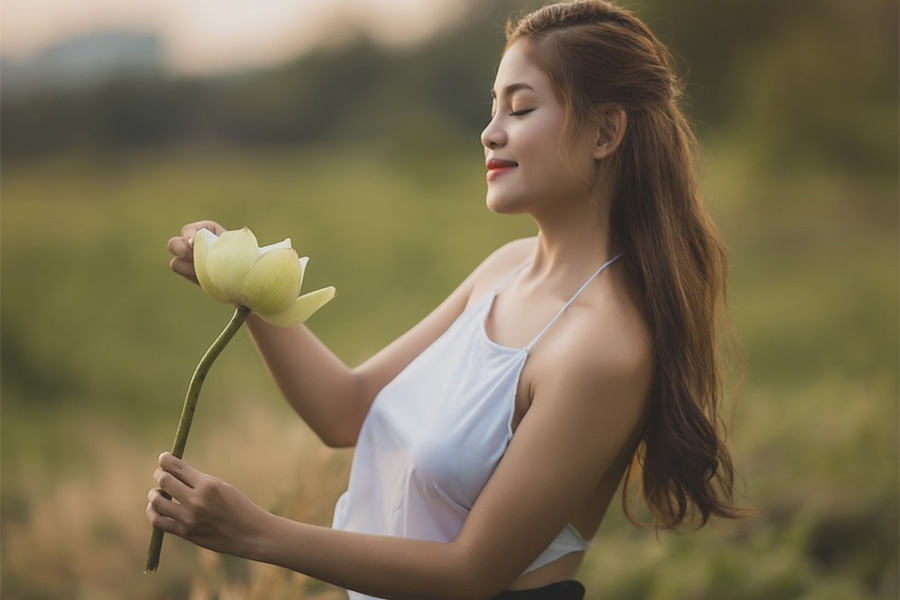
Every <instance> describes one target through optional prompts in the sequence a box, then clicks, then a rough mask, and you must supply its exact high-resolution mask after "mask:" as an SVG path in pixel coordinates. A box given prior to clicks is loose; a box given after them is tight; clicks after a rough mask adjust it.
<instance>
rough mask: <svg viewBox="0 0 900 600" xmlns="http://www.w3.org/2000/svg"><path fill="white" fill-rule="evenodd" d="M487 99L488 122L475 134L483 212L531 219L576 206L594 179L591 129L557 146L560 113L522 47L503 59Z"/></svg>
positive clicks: (559, 106) (543, 78)
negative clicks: (483, 182) (480, 149)
mask: <svg viewBox="0 0 900 600" xmlns="http://www.w3.org/2000/svg"><path fill="white" fill-rule="evenodd" d="M491 95H492V96H493V106H492V110H491V122H490V123H488V126H487V127H486V128H485V130H484V131H483V132H482V134H481V143H482V144H483V145H484V153H485V158H486V165H487V169H488V171H487V186H488V189H487V205H488V208H490V209H491V210H492V211H494V212H498V213H509V214H515V213H531V214H535V215H536V214H539V213H545V212H546V211H548V210H551V211H552V210H557V209H562V207H563V206H564V205H569V204H570V203H572V202H574V201H579V202H580V201H582V200H583V199H584V197H585V196H586V194H587V190H588V189H589V188H590V187H591V183H592V182H593V177H594V174H595V160H594V148H595V136H594V135H593V133H592V129H593V128H591V127H585V128H583V131H581V132H580V133H579V135H578V138H577V139H576V140H574V141H573V142H572V143H571V144H570V145H569V144H567V147H564V148H563V147H561V146H560V140H561V134H562V130H563V125H564V123H565V116H566V113H565V108H564V107H563V106H562V104H560V102H559V100H557V98H556V94H554V92H553V88H552V86H551V83H550V79H549V78H548V77H547V75H546V74H544V72H543V71H542V70H541V69H540V68H539V67H537V66H536V65H535V64H534V63H533V62H531V60H530V59H529V58H528V54H527V48H526V45H525V42H523V41H521V40H520V41H518V42H515V43H514V44H513V45H512V46H510V48H509V49H508V50H507V51H506V54H504V55H503V59H502V60H501V61H500V67H499V68H498V70H497V77H496V79H495V80H494V89H493V92H492V94H491ZM563 155H565V156H566V157H567V160H566V161H564V160H563Z"/></svg>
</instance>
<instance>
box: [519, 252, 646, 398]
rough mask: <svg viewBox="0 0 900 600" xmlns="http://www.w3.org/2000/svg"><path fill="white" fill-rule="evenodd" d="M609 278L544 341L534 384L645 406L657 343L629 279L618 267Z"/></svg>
mask: <svg viewBox="0 0 900 600" xmlns="http://www.w3.org/2000/svg"><path fill="white" fill-rule="evenodd" d="M610 275H611V276H610V277H609V278H606V279H605V280H603V278H600V280H599V281H598V282H597V283H596V284H595V285H593V286H592V287H591V288H590V289H589V290H586V291H585V293H584V294H583V295H582V297H579V299H578V301H576V302H575V303H573V304H572V306H571V307H570V308H569V310H568V311H567V312H566V313H565V314H564V315H563V317H562V318H561V319H560V320H559V321H558V322H557V323H556V325H554V328H555V329H556V328H558V329H557V331H555V332H554V333H553V335H549V334H548V335H547V337H546V339H545V340H542V341H541V344H544V346H543V347H542V348H539V350H540V355H539V356H534V358H536V359H538V360H535V363H538V365H536V366H538V367H539V368H538V369H535V385H536V387H537V385H539V384H541V383H542V382H544V381H547V382H548V383H549V382H554V383H553V386H554V387H556V385H557V384H559V385H565V386H566V387H567V388H569V389H570V390H571V391H573V392H577V391H583V392H584V394H583V395H584V396H585V397H588V398H606V399H608V400H609V401H611V402H626V403H628V404H635V403H636V404H637V405H639V406H640V407H641V408H643V406H644V404H645V402H646V399H647V397H648V394H649V390H650V384H651V381H652V376H653V366H654V352H653V341H652V338H651V335H650V331H649V328H648V326H647V322H646V320H645V319H644V316H643V314H642V313H641V311H640V310H639V308H638V306H637V305H636V303H635V302H634V300H633V297H632V296H631V294H630V293H629V292H628V290H627V286H626V284H625V282H624V278H623V277H620V276H619V274H617V273H615V272H614V271H613V269H610ZM537 351H538V348H536V349H535V354H536V355H537ZM605 392H614V393H612V394H607V393H605Z"/></svg>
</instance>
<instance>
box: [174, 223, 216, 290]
mask: <svg viewBox="0 0 900 600" xmlns="http://www.w3.org/2000/svg"><path fill="white" fill-rule="evenodd" d="M201 229H208V230H210V231H211V232H213V233H214V234H216V235H222V233H224V232H225V228H224V227H222V226H221V225H219V224H218V223H216V222H215V221H197V222H196V223H188V224H187V225H185V226H184V227H182V228H181V235H178V236H175V237H173V238H171V239H170V240H169V244H168V248H169V252H171V253H172V254H173V255H174V256H175V258H173V259H172V260H171V261H170V262H169V267H171V268H172V270H173V271H175V272H176V273H178V274H179V275H181V276H182V277H184V278H185V279H188V280H190V281H193V282H194V283H197V273H196V272H195V271H194V237H195V236H196V235H197V232H198V231H200V230H201Z"/></svg>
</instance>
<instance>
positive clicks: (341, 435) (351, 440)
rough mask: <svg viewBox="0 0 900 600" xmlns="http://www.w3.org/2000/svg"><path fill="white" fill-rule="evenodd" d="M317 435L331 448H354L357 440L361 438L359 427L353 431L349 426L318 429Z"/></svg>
mask: <svg viewBox="0 0 900 600" xmlns="http://www.w3.org/2000/svg"><path fill="white" fill-rule="evenodd" d="M316 435H318V436H319V439H320V440H322V443H323V444H325V445H326V446H328V447H329V448H334V449H341V448H352V447H353V446H356V441H357V439H359V428H356V429H355V431H351V430H350V428H348V427H344V428H338V427H333V428H331V429H330V430H328V431H316Z"/></svg>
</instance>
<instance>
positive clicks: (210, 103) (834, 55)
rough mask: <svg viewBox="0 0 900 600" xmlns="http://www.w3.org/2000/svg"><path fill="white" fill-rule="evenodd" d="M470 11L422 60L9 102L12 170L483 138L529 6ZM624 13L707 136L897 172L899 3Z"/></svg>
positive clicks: (736, 0)
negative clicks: (499, 67)
mask: <svg viewBox="0 0 900 600" xmlns="http://www.w3.org/2000/svg"><path fill="white" fill-rule="evenodd" d="M470 2H471V9H470V10H469V12H468V17H467V18H466V19H464V20H463V21H462V22H461V23H460V24H459V25H458V26H457V27H456V28H454V29H452V30H450V31H446V32H444V33H442V34H440V35H438V36H436V37H435V38H433V39H431V40H429V41H427V42H425V43H423V44H421V45H420V46H418V47H415V48H409V49H390V48H386V47H383V46H379V45H377V44H376V43H374V42H373V41H371V40H369V39H366V38H363V37H358V38H357V39H355V40H353V41H351V43H349V44H347V45H344V46H342V47H338V48H332V49H321V50H318V51H314V52H312V53H309V54H306V55H304V56H301V57H298V58H297V59H296V60H294V61H292V62H290V63H288V64H286V65H283V66H279V67H274V68H271V69H267V70H261V71H255V72H249V73H244V74H241V75H234V76H229V77H219V78H215V79H205V80H192V81H189V80H174V81H173V80H171V79H166V78H162V77H156V78H150V79H148V78H146V77H142V78H140V79H138V78H134V79H128V78H120V79H118V80H116V81H113V82H110V83H107V84H104V85H102V86H100V87H96V88H93V89H91V90H88V91H84V92H70V93H61V92H58V91H56V92H54V91H44V92H41V93H35V94H33V95H30V96H20V97H15V98H3V100H2V104H0V117H2V119H3V144H2V147H0V152H2V157H3V158H15V157H17V156H28V155H36V154H47V153H52V152H60V151H67V150H71V149H74V148H91V149H94V150H103V149H108V150H111V151H115V150H116V149H118V148H121V147H128V146H146V145H153V144H163V143H164V144H178V143H184V142H197V141H200V142H205V141H215V142H226V143H238V144H303V143H314V142H321V141H325V140H329V141H330V140H351V141H372V140H376V139H377V140H382V141H387V142H390V140H391V139H394V140H405V141H407V142H408V141H410V140H414V139H415V138H416V137H417V136H416V135H414V133H415V132H414V131H413V130H417V131H421V132H423V135H424V133H432V134H435V135H447V136H448V137H453V136H454V135H455V136H456V137H457V138H465V139H477V134H478V132H479V131H480V129H481V128H482V126H483V125H484V123H485V122H486V120H487V116H488V112H489V99H488V90H489V87H490V82H491V78H492V74H493V71H494V69H495V66H496V64H497V62H498V59H499V51H500V49H501V48H502V43H503V25H504V23H505V21H506V19H507V17H508V16H509V15H510V14H515V13H516V12H518V11H519V10H522V9H523V5H522V3H521V2H518V1H514V0H503V1H497V2H489V3H487V2H476V1H474V0H470ZM625 4H626V5H628V6H631V7H632V8H634V9H635V10H637V11H638V12H639V14H640V15H641V16H642V17H643V18H645V19H646V20H647V21H648V22H649V24H650V26H651V27H652V28H653V29H654V30H655V31H656V32H657V33H658V35H659V36H660V37H661V38H662V39H663V41H664V42H666V43H668V44H669V45H670V46H671V47H672V48H673V50H674V53H675V55H676V57H677V60H678V62H679V65H680V67H681V68H680V71H681V72H682V73H683V74H684V75H685V79H686V81H687V84H688V85H687V91H688V99H687V104H688V106H687V109H688V112H689V114H690V115H691V116H692V118H693V119H694V120H695V121H696V122H698V123H700V124H701V127H700V131H701V134H703V133H704V132H705V131H706V130H707V129H708V127H717V128H718V127H722V126H734V127H736V128H737V129H739V130H740V131H741V132H742V133H743V134H746V135H747V136H748V139H749V140H752V141H753V142H754V143H755V144H756V145H757V147H758V148H757V152H758V153H759V154H760V155H761V156H765V157H767V158H768V159H770V160H771V161H772V162H773V163H775V164H784V165H790V164H792V163H793V161H795V159H796V158H797V157H803V159H804V160H809V161H825V162H834V161H838V162H841V163H842V164H846V165H848V166H852V167H855V168H863V169H869V170H876V171H879V172H885V171H890V170H892V169H893V168H894V167H895V166H896V163H897V144H896V141H897V127H898V118H897V110H896V107H897V103H898V83H897V82H898V28H897V24H898V14H897V13H898V6H897V3H896V2H894V1H893V0H871V1H870V2H866V3H848V2H845V1H843V0H797V1H795V2H781V1H779V0H753V1H751V0H732V1H731V2H728V3H723V2H719V1H718V0H682V1H679V2H662V1H661V0H646V4H645V3H643V2H641V3H637V2H631V1H630V0H629V1H626V2H625ZM531 6H532V7H533V6H534V4H533V3H532V4H531ZM411 134H413V135H411ZM418 137H420V138H422V136H418ZM420 141H421V142H423V143H426V142H427V140H425V139H424V138H422V139H421V140H420Z"/></svg>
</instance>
